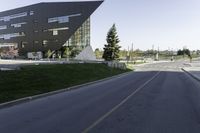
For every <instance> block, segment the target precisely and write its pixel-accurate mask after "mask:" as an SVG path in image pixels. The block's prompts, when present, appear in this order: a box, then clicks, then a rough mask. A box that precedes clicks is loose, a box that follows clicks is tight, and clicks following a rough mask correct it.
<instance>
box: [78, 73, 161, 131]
mask: <svg viewBox="0 0 200 133" xmlns="http://www.w3.org/2000/svg"><path fill="white" fill-rule="evenodd" d="M160 72H161V71H159V72H157V73H156V74H155V75H154V76H153V77H152V78H151V79H149V80H148V81H146V82H145V83H144V84H143V85H141V86H140V87H138V88H137V89H136V90H135V91H134V92H133V93H131V94H130V95H129V96H127V97H126V98H125V99H124V100H123V101H121V102H120V103H119V104H118V105H116V106H115V107H113V108H112V109H111V110H110V111H109V112H107V113H106V114H104V115H103V116H102V117H100V118H99V119H98V120H97V121H95V122H94V123H93V124H92V125H90V126H89V127H88V128H86V129H85V130H84V131H83V132H82V133H87V132H89V131H90V130H91V129H93V128H94V127H95V126H96V125H98V124H99V123H101V122H102V121H103V120H104V119H105V118H107V117H108V116H109V115H111V114H112V113H113V112H114V111H116V110H117V109H118V108H119V107H121V106H122V105H123V104H124V103H125V102H127V101H128V100H129V99H130V98H131V97H132V96H134V95H135V94H136V93H137V92H138V91H140V90H141V89H142V88H144V87H145V86H146V85H147V84H148V83H150V82H151V81H152V80H153V79H155V78H156V77H157V76H158V75H159V74H160Z"/></svg>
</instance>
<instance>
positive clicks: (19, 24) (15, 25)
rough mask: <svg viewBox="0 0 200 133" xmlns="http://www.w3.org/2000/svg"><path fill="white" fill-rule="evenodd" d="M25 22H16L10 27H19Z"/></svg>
mask: <svg viewBox="0 0 200 133" xmlns="http://www.w3.org/2000/svg"><path fill="white" fill-rule="evenodd" d="M24 24H27V23H26V22H22V23H16V24H11V26H12V27H14V28H19V27H22V25H24Z"/></svg>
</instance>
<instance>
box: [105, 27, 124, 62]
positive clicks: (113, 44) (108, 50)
mask: <svg viewBox="0 0 200 133" xmlns="http://www.w3.org/2000/svg"><path fill="white" fill-rule="evenodd" d="M106 41H107V44H106V45H104V53H103V58H104V59H105V60H106V61H113V60H117V59H119V52H120V48H121V47H120V46H119V45H118V43H119V42H120V40H119V38H118V36H117V30H116V27H115V24H113V26H112V27H111V28H110V30H109V31H108V34H107V39H106Z"/></svg>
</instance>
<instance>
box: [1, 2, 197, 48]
mask: <svg viewBox="0 0 200 133" xmlns="http://www.w3.org/2000/svg"><path fill="white" fill-rule="evenodd" d="M45 1H46V2H51V1H60V0H5V1H2V2H1V4H0V11H4V10H8V9H12V8H16V7H21V6H25V5H29V4H33V3H38V2H45ZM65 1H68V0H65ZM70 1H73V0H70ZM76 1H77V0H76ZM78 1H81V0H78ZM91 19H92V20H91V24H92V34H91V37H92V38H91V44H92V46H93V48H103V45H104V44H105V43H106V41H105V39H106V34H107V31H108V29H109V28H110V27H111V26H112V24H113V23H115V24H116V26H117V30H118V35H119V38H120V40H121V42H120V45H121V46H122V49H124V48H126V49H127V48H128V46H131V43H133V45H134V48H139V49H143V50H146V49H151V48H152V45H154V46H155V48H157V47H158V46H159V47H160V49H169V48H170V49H172V48H173V49H175V50H176V49H179V48H183V46H187V48H189V49H200V0H105V1H104V3H103V4H102V5H101V6H100V8H98V9H97V10H96V12H95V13H94V14H93V15H92V17H91Z"/></svg>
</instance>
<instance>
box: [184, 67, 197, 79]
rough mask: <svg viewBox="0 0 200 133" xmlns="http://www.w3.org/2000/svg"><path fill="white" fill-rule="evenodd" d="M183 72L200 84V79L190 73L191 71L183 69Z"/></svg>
mask: <svg viewBox="0 0 200 133" xmlns="http://www.w3.org/2000/svg"><path fill="white" fill-rule="evenodd" d="M181 70H182V71H184V72H185V73H187V74H188V75H190V76H191V77H192V78H194V79H196V80H197V81H199V82H200V78H198V77H197V76H195V75H194V74H192V73H190V72H189V71H187V70H185V69H184V68H181Z"/></svg>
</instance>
